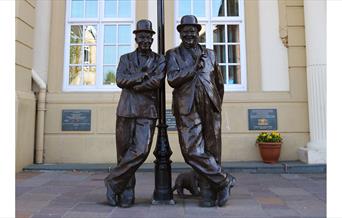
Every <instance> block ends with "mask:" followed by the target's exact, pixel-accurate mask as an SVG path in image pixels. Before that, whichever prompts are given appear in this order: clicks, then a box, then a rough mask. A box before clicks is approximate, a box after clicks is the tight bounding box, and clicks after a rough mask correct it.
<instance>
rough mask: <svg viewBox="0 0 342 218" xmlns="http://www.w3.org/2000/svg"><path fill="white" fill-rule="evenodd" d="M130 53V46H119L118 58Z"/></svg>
mask: <svg viewBox="0 0 342 218" xmlns="http://www.w3.org/2000/svg"><path fill="white" fill-rule="evenodd" d="M129 52H131V46H119V54H118V56H119V57H120V56H121V55H123V54H127V53H129Z"/></svg>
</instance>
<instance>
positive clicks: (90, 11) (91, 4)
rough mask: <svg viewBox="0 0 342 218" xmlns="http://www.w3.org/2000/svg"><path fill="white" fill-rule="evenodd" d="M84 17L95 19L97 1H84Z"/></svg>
mask: <svg viewBox="0 0 342 218" xmlns="http://www.w3.org/2000/svg"><path fill="white" fill-rule="evenodd" d="M85 16H86V17H97V0H86V8H85Z"/></svg>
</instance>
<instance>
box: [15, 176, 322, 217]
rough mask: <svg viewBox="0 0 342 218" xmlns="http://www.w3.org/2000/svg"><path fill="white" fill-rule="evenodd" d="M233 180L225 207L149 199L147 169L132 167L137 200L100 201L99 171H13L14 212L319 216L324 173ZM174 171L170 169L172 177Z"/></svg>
mask: <svg viewBox="0 0 342 218" xmlns="http://www.w3.org/2000/svg"><path fill="white" fill-rule="evenodd" d="M233 175H234V176H235V177H236V178H237V185H236V186H235V187H234V188H233V189H232V196H231V199H230V200H229V202H228V205H226V206H225V207H213V208H200V207H198V199H197V198H194V197H192V196H187V197H186V198H185V199H181V198H179V196H178V195H177V194H176V193H175V194H174V199H175V201H176V205H151V196H152V193H153V189H154V174H153V173H152V172H138V173H136V178H137V185H136V204H135V205H134V206H133V207H131V208H119V207H110V206H108V205H106V203H105V200H106V199H105V187H104V184H103V179H104V178H105V177H106V176H107V173H103V172H101V173H100V172H21V173H18V174H17V175H16V218H102V217H103V218H111V217H113V218H114V217H116V218H121V217H122V218H128V217H133V218H143V217H146V218H183V217H184V218H204V217H210V218H215V217H218V218H223V217H231V218H249V217H250V218H323V217H326V174H321V173H320V174H250V173H242V172H239V173H233ZM176 176H177V173H173V174H172V178H173V180H174V179H175V178H176Z"/></svg>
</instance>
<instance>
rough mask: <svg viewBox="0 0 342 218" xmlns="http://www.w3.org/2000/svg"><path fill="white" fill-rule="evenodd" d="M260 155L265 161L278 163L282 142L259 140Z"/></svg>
mask: <svg viewBox="0 0 342 218" xmlns="http://www.w3.org/2000/svg"><path fill="white" fill-rule="evenodd" d="M257 144H258V145H259V150H260V155H261V158H262V161H263V162H264V163H271V164H272V163H277V162H278V160H279V156H280V149H281V144H282V143H281V142H258V143H257Z"/></svg>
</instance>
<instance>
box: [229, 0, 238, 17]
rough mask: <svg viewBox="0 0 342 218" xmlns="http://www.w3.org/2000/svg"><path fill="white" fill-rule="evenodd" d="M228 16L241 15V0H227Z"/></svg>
mask: <svg viewBox="0 0 342 218" xmlns="http://www.w3.org/2000/svg"><path fill="white" fill-rule="evenodd" d="M227 16H239V0H227Z"/></svg>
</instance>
